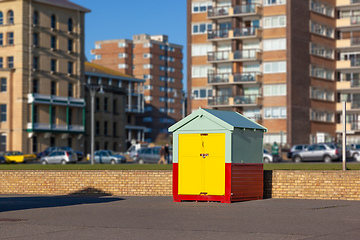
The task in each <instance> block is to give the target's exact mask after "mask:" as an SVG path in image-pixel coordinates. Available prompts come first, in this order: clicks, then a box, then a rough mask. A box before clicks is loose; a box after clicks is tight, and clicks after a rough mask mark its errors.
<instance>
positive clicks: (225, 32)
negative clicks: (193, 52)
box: [208, 29, 231, 40]
mask: <svg viewBox="0 0 360 240" xmlns="http://www.w3.org/2000/svg"><path fill="white" fill-rule="evenodd" d="M230 30H231V29H218V30H215V29H214V30H208V40H211V39H216V38H229V31H230Z"/></svg>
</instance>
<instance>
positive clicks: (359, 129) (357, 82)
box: [336, 0, 360, 143]
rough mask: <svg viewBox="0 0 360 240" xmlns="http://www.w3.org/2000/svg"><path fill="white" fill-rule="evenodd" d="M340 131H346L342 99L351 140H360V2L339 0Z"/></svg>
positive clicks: (338, 116)
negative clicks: (344, 104) (344, 129)
mask: <svg viewBox="0 0 360 240" xmlns="http://www.w3.org/2000/svg"><path fill="white" fill-rule="evenodd" d="M336 7H337V16H338V18H337V20H336V27H337V30H338V36H337V41H336V48H337V62H336V70H337V86H336V87H337V92H338V98H337V99H338V102H337V105H336V112H337V113H336V114H337V117H336V119H337V125H336V131H337V134H338V135H339V137H340V135H341V132H342V130H343V129H342V102H344V101H345V102H346V110H347V114H346V123H347V126H346V130H347V132H348V135H347V142H348V143H359V142H360V15H359V14H360V1H357V0H338V1H336Z"/></svg>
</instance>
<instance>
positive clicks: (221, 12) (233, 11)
mask: <svg viewBox="0 0 360 240" xmlns="http://www.w3.org/2000/svg"><path fill="white" fill-rule="evenodd" d="M254 15H262V5H260V4H257V3H255V4H247V5H237V6H234V7H231V6H223V7H215V8H210V9H209V10H208V19H221V18H227V17H245V16H254Z"/></svg>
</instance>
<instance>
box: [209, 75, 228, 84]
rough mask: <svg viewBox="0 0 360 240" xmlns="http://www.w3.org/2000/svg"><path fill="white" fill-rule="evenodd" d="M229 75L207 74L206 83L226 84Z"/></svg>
mask: <svg viewBox="0 0 360 240" xmlns="http://www.w3.org/2000/svg"><path fill="white" fill-rule="evenodd" d="M230 75H231V73H209V74H208V83H227V82H229V76H230Z"/></svg>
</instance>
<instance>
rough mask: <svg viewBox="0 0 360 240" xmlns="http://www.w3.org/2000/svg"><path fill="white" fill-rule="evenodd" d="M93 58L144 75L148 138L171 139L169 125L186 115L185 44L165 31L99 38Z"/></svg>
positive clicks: (141, 120) (144, 121)
mask: <svg viewBox="0 0 360 240" xmlns="http://www.w3.org/2000/svg"><path fill="white" fill-rule="evenodd" d="M92 54H93V55H94V56H95V59H93V60H92V61H91V62H92V63H96V64H99V65H102V66H105V67H108V68H111V69H113V70H116V71H120V72H123V73H125V74H129V75H132V76H134V77H135V78H139V79H144V80H145V83H144V99H145V107H144V114H143V115H142V116H141V117H139V118H138V120H137V124H139V125H144V126H146V132H145V141H147V142H154V141H155V142H160V141H168V130H167V129H168V127H170V126H171V125H172V124H173V123H175V122H176V121H178V120H180V119H181V118H182V108H183V106H182V101H183V99H182V96H183V95H182V88H183V84H182V78H183V73H182V69H183V64H182V58H183V54H182V46H180V45H177V44H173V43H169V41H168V37H167V36H165V35H156V36H150V35H147V34H140V35H134V36H133V39H132V40H127V39H118V40H104V41H96V42H95V49H93V50H92Z"/></svg>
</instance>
